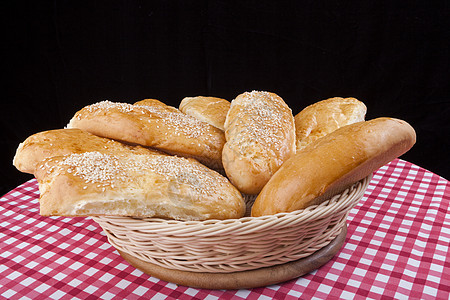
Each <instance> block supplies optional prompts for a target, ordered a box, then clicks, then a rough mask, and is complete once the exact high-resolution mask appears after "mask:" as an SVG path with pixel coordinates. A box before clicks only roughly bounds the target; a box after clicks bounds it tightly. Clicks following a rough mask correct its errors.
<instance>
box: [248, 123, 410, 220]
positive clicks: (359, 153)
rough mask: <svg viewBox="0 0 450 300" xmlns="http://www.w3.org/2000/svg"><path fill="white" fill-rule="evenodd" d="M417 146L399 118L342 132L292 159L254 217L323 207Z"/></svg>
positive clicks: (258, 202)
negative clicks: (319, 205)
mask: <svg viewBox="0 0 450 300" xmlns="http://www.w3.org/2000/svg"><path fill="white" fill-rule="evenodd" d="M415 141H416V134H415V131H414V129H413V128H412V127H411V126H410V125H409V124H408V123H406V122H405V121H402V120H398V119H393V118H378V119H373V120H370V121H366V122H359V123H354V124H351V125H347V126H344V127H341V128H340V129H337V130H336V131H334V132H332V133H330V134H328V135H326V136H325V137H323V138H321V139H318V140H317V141H315V142H313V143H312V144H310V145H309V146H308V147H306V148H304V149H303V150H301V151H299V152H297V153H296V154H295V155H294V156H293V157H291V158H290V159H288V160H287V161H286V162H285V163H284V164H283V166H281V168H280V169H279V170H278V172H277V173H275V175H274V176H272V178H271V179H270V180H269V182H268V183H267V184H266V186H265V187H264V188H263V190H262V191H261V193H260V194H259V195H258V197H257V198H256V200H255V202H254V204H253V207H252V216H254V217H258V216H262V215H273V214H276V213H280V212H292V211H295V210H298V209H304V208H306V207H308V206H310V205H316V204H320V203H322V202H323V201H325V200H327V199H329V198H331V197H332V196H333V195H336V194H338V193H340V192H342V191H343V190H345V189H346V188H348V187H349V186H351V185H352V184H354V183H355V182H357V181H359V180H361V179H363V178H365V177H367V176H369V175H370V174H371V173H372V172H374V171H375V170H377V169H378V168H380V167H381V166H383V165H385V164H386V163H388V162H390V161H392V160H393V159H395V158H397V157H399V156H400V155H402V154H404V153H405V152H407V151H408V150H409V149H410V148H411V147H412V146H413V145H414V143H415Z"/></svg>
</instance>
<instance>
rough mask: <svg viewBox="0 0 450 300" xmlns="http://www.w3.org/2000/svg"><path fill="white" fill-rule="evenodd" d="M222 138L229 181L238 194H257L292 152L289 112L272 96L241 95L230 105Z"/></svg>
mask: <svg viewBox="0 0 450 300" xmlns="http://www.w3.org/2000/svg"><path fill="white" fill-rule="evenodd" d="M225 137H226V141H227V142H226V144H225V146H224V148H223V153H222V162H223V166H224V169H225V172H226V174H227V176H228V178H229V179H230V180H231V182H232V183H233V184H234V185H235V186H236V187H237V188H238V189H239V190H240V191H241V192H243V193H246V194H257V193H259V192H260V191H261V189H262V188H263V186H264V185H265V184H266V183H267V181H269V179H270V177H271V176H272V175H273V174H274V173H275V172H276V171H277V170H278V168H280V166H281V165H282V164H283V162H285V161H286V160H287V159H288V158H289V157H290V156H292V155H293V154H294V153H295V128H294V117H293V115H292V111H291V109H290V108H289V107H288V106H287V105H286V103H285V102H284V101H283V99H282V98H281V97H279V96H278V95H276V94H274V93H269V92H259V91H253V92H246V93H243V94H240V95H239V96H237V97H236V99H234V100H233V101H232V102H231V107H230V110H229V111H228V114H227V118H226V120H225Z"/></svg>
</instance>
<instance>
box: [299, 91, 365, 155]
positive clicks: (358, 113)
mask: <svg viewBox="0 0 450 300" xmlns="http://www.w3.org/2000/svg"><path fill="white" fill-rule="evenodd" d="M366 112H367V108H366V106H365V105H364V103H362V102H361V101H358V100H357V99H355V98H341V97H335V98H330V99H327V100H322V101H319V102H316V103H314V104H311V105H309V106H307V107H306V108H304V109H303V110H302V111H301V112H299V113H298V114H297V115H295V117H294V120H295V134H296V139H297V143H296V145H297V151H300V150H301V149H303V148H305V147H306V146H307V145H309V144H311V143H312V142H314V141H315V140H317V139H319V138H321V137H323V136H325V135H327V134H329V133H331V132H333V131H335V130H336V129H338V128H340V127H342V126H345V125H349V124H353V123H356V122H361V121H364V117H365V115H366Z"/></svg>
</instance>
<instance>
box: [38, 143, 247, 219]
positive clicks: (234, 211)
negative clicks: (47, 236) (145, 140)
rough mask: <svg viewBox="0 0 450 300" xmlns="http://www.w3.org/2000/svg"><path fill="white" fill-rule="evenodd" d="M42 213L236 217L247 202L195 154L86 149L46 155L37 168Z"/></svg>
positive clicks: (48, 214) (60, 214) (208, 217)
mask: <svg viewBox="0 0 450 300" xmlns="http://www.w3.org/2000/svg"><path fill="white" fill-rule="evenodd" d="M36 178H37V180H38V182H39V192H40V194H41V197H40V200H39V203H40V214H41V215H43V216H94V215H95V216H96V215H108V216H132V217H159V218H169V219H176V220H206V219H230V218H240V217H242V216H243V215H244V213H245V203H244V200H243V198H242V195H241V194H240V192H239V191H238V190H237V189H236V188H235V187H234V186H233V185H232V184H231V183H230V182H229V181H228V180H227V179H226V178H225V177H223V176H222V175H220V174H219V173H217V172H215V171H213V170H211V169H209V168H208V167H206V166H204V165H203V164H201V163H199V162H198V161H196V160H194V159H187V158H183V157H176V156H170V155H142V154H128V155H110V154H102V153H99V152H85V153H81V154H71V155H66V156H59V157H53V158H49V159H46V160H44V161H43V162H42V163H41V164H40V165H39V167H38V168H37V170H36Z"/></svg>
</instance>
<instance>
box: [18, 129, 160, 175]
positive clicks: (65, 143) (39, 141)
mask: <svg viewBox="0 0 450 300" xmlns="http://www.w3.org/2000/svg"><path fill="white" fill-rule="evenodd" d="M89 151H99V152H102V153H115V154H118V153H128V152H130V153H131V152H132V153H138V154H147V155H149V154H157V153H161V152H159V151H156V150H151V149H148V148H144V147H140V146H130V145H125V144H123V143H120V142H117V141H114V140H111V139H107V138H102V137H98V136H95V135H93V134H91V133H89V132H86V131H83V130H80V129H55V130H48V131H43V132H39V133H36V134H33V135H31V136H29V137H28V138H27V139H26V140H25V141H24V142H23V143H21V144H20V145H19V147H18V148H17V150H16V155H15V156H14V160H13V165H14V166H15V167H16V168H17V169H18V170H19V171H21V172H25V173H30V174H34V171H35V169H36V166H37V164H38V163H40V162H41V161H43V160H44V159H45V158H49V157H53V156H61V155H66V154H72V153H83V152H89Z"/></svg>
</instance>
